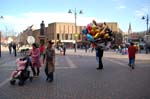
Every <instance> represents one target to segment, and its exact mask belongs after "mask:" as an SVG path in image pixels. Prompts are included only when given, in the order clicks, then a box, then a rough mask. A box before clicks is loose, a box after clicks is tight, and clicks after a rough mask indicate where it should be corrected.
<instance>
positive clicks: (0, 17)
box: [0, 16, 4, 58]
mask: <svg viewBox="0 0 150 99" xmlns="http://www.w3.org/2000/svg"><path fill="white" fill-rule="evenodd" d="M3 18H4V17H3V16H0V19H3ZM1 36H2V35H1V31H0V58H1Z"/></svg>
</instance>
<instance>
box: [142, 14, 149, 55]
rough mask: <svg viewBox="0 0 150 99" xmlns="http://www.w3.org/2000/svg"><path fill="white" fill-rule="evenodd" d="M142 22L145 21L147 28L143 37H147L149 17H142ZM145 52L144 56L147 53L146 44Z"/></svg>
mask: <svg viewBox="0 0 150 99" xmlns="http://www.w3.org/2000/svg"><path fill="white" fill-rule="evenodd" d="M142 20H146V27H147V31H146V33H145V37H146V35H148V25H149V15H148V14H147V16H143V17H142ZM145 50H146V54H147V53H148V48H147V44H146V48H145Z"/></svg>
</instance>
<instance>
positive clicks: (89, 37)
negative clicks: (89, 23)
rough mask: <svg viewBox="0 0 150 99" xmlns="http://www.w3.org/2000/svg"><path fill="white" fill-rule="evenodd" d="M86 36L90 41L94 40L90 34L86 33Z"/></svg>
mask: <svg viewBox="0 0 150 99" xmlns="http://www.w3.org/2000/svg"><path fill="white" fill-rule="evenodd" d="M86 37H87V39H88V40H89V41H90V42H94V38H93V37H92V36H91V35H90V34H87V35H86Z"/></svg>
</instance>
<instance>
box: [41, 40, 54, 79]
mask: <svg viewBox="0 0 150 99" xmlns="http://www.w3.org/2000/svg"><path fill="white" fill-rule="evenodd" d="M52 45H53V42H52V41H51V40H50V41H48V46H47V48H46V49H45V51H44V57H43V63H44V64H45V74H46V76H47V78H46V81H48V82H52V81H53V79H54V71H55V49H54V48H52Z"/></svg>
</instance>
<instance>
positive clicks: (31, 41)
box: [27, 36, 35, 44]
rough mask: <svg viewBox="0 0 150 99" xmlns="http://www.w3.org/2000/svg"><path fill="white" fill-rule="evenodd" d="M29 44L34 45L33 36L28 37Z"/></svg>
mask: <svg viewBox="0 0 150 99" xmlns="http://www.w3.org/2000/svg"><path fill="white" fill-rule="evenodd" d="M27 42H28V43H29V44H33V43H35V38H34V37H33V36H28V37H27Z"/></svg>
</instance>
